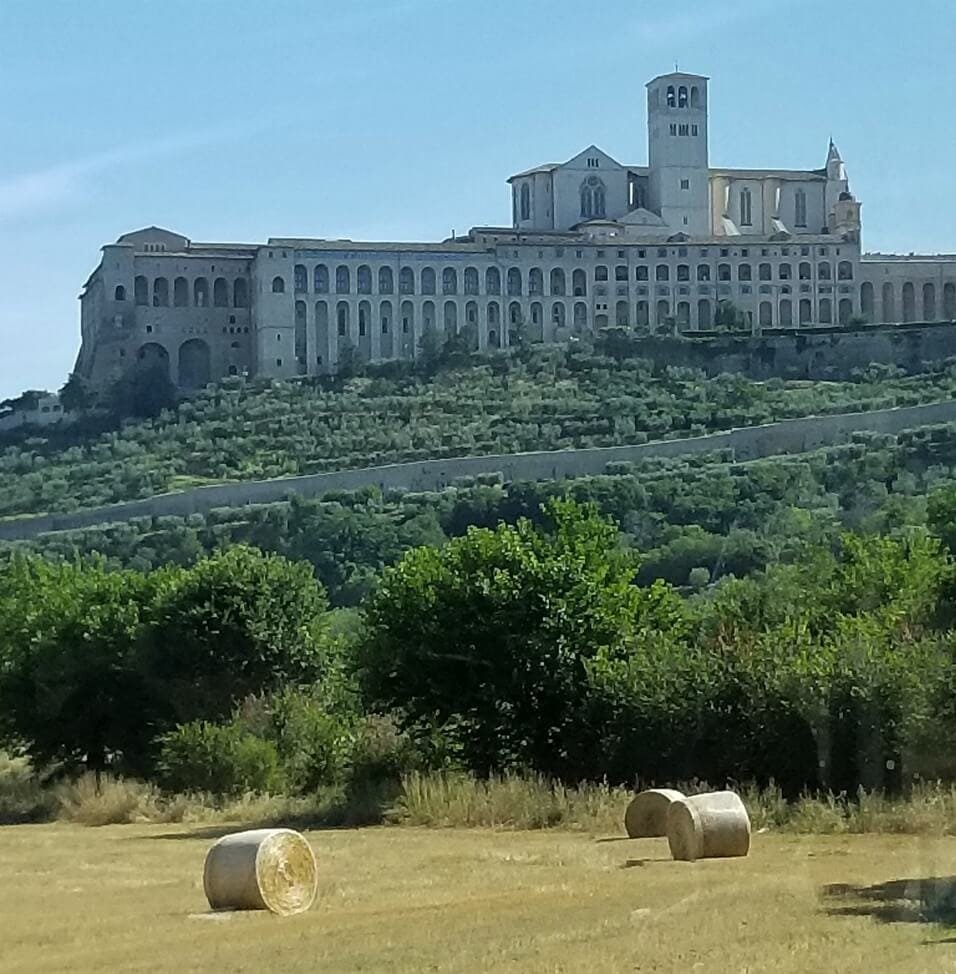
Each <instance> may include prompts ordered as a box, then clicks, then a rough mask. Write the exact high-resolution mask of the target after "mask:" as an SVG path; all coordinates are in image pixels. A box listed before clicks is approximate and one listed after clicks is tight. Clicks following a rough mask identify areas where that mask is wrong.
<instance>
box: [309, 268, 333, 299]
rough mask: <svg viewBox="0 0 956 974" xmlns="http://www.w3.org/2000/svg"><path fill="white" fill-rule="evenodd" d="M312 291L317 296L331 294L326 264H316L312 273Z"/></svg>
mask: <svg viewBox="0 0 956 974" xmlns="http://www.w3.org/2000/svg"><path fill="white" fill-rule="evenodd" d="M312 289H313V290H314V291H315V293H316V294H328V293H329V269H328V267H326V266H325V264H316V265H315V270H314V271H313V272H312Z"/></svg>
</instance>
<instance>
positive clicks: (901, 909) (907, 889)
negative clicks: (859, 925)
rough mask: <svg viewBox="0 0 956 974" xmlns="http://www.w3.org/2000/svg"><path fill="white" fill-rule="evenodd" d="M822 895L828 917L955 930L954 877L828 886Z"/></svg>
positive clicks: (822, 891)
mask: <svg viewBox="0 0 956 974" xmlns="http://www.w3.org/2000/svg"><path fill="white" fill-rule="evenodd" d="M821 895H822V896H823V898H824V899H825V900H827V901H829V903H830V905H829V906H828V907H827V913H828V914H829V915H830V916H868V917H873V918H874V919H876V920H879V921H881V922H883V923H938V924H942V925H944V926H956V876H948V877H923V878H919V879H893V880H889V881H888V882H885V883H874V884H873V885H872V886H853V885H851V884H849V883H831V884H829V885H827V886H824V887H823V889H822V890H821ZM836 901H839V905H837V902H836Z"/></svg>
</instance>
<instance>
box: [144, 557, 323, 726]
mask: <svg viewBox="0 0 956 974" xmlns="http://www.w3.org/2000/svg"><path fill="white" fill-rule="evenodd" d="M326 628H327V603H326V597H325V592H324V591H323V590H322V588H321V586H319V585H318V584H317V583H316V581H315V578H314V576H313V574H312V571H311V569H310V567H309V566H308V565H307V564H304V563H300V562H291V561H287V560H286V559H285V558H281V557H279V556H277V555H264V554H262V552H260V551H257V550H256V549H254V548H245V547H241V546H239V547H234V548H230V549H228V550H226V551H224V552H220V553H217V554H214V555H212V556H211V557H209V558H206V559H204V560H203V561H200V562H198V563H197V564H196V565H195V566H194V567H193V568H191V569H189V570H188V571H184V572H182V573H180V574H179V575H177V576H175V577H174V580H173V583H172V584H171V585H169V586H168V587H167V588H165V589H164V590H163V591H162V593H161V595H160V598H159V599H158V600H157V602H156V605H155V607H154V610H153V613H152V619H151V627H150V634H149V646H148V649H147V654H148V663H147V666H148V669H149V671H150V673H151V675H152V676H153V678H154V679H155V680H156V681H157V683H158V685H160V686H162V688H163V696H164V697H165V699H167V700H168V701H169V703H170V706H171V708H172V710H173V715H174V718H175V721H176V722H185V721H190V720H217V719H223V718H225V717H226V716H228V715H229V714H230V713H231V712H232V710H233V708H234V707H235V706H236V705H237V704H238V703H239V702H240V701H241V700H243V699H244V698H245V697H247V696H249V695H251V694H256V693H262V692H268V691H271V690H275V689H277V688H279V687H281V686H284V685H287V684H292V685H295V684H305V683H311V682H313V681H315V680H317V679H319V678H320V677H321V676H322V674H323V672H324V669H325V665H326V662H327V657H326V652H327V648H328V647H327V641H326Z"/></svg>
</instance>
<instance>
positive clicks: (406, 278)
mask: <svg viewBox="0 0 956 974" xmlns="http://www.w3.org/2000/svg"><path fill="white" fill-rule="evenodd" d="M398 293H399V294H414V293H415V272H414V271H413V270H412V269H411V268H410V267H403V268H402V269H401V270H400V271H399V272H398Z"/></svg>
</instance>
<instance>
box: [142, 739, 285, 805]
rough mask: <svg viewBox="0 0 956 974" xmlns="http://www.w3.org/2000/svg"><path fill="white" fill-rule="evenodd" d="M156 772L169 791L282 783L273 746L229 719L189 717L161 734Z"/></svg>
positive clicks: (218, 791)
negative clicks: (189, 720)
mask: <svg viewBox="0 0 956 974" xmlns="http://www.w3.org/2000/svg"><path fill="white" fill-rule="evenodd" d="M159 771H160V780H161V781H162V783H163V785H164V787H166V788H168V789H169V790H171V791H203V792H209V793H211V794H213V795H226V796H229V795H240V794H242V793H244V792H262V793H270V792H279V791H281V790H282V788H283V786H284V785H285V781H284V777H283V774H282V770H281V763H280V760H279V752H278V750H277V749H276V745H275V744H274V743H273V742H272V741H268V740H265V739H263V738H261V737H257V736H256V735H254V734H251V733H249V732H248V731H247V730H245V729H244V728H243V727H241V726H240V725H239V724H238V723H235V722H233V723H229V724H211V723H208V722H206V721H194V722H192V723H188V724H183V725H181V726H179V727H177V728H176V729H175V730H174V731H171V732H170V733H168V734H165V735H163V737H162V738H161V750H160V762H159Z"/></svg>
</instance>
